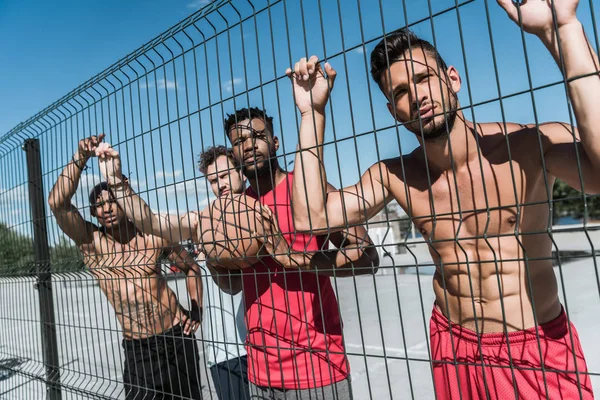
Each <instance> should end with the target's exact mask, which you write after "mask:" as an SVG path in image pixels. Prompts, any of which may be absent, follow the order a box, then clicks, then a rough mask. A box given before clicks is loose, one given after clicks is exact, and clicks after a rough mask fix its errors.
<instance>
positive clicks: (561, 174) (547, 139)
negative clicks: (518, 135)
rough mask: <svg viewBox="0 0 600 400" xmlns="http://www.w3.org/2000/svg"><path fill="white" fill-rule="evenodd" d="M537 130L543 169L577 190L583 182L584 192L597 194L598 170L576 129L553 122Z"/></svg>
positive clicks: (599, 185) (598, 188) (599, 186)
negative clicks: (542, 154) (540, 136)
mask: <svg viewBox="0 0 600 400" xmlns="http://www.w3.org/2000/svg"><path fill="white" fill-rule="evenodd" d="M540 131H541V132H542V138H543V142H544V143H543V144H544V148H545V149H544V163H545V167H546V171H548V172H549V173H550V174H551V175H553V176H555V177H556V178H558V179H560V180H562V181H564V182H565V183H567V184H568V185H569V186H571V187H572V188H574V189H576V190H579V191H581V190H582V185H581V183H582V181H583V189H584V190H585V192H587V193H590V194H592V193H593V194H596V193H600V183H599V182H600V181H599V180H598V179H597V172H596V170H595V168H594V166H593V164H592V163H591V161H590V159H589V158H588V156H587V154H586V152H585V149H584V148H583V146H582V144H581V142H580V141H579V140H578V138H579V134H578V132H577V128H574V127H571V126H570V125H568V124H559V123H554V124H548V125H546V126H542V127H541V128H540ZM550 189H551V188H550Z"/></svg>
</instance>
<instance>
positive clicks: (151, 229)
mask: <svg viewBox="0 0 600 400" xmlns="http://www.w3.org/2000/svg"><path fill="white" fill-rule="evenodd" d="M110 188H111V190H112V192H113V194H114V195H115V197H116V200H117V203H118V204H119V207H121V209H122V210H123V211H124V212H125V215H126V216H127V218H128V219H130V220H131V221H132V222H133V223H134V225H135V226H136V228H137V229H139V230H140V231H142V232H143V233H145V234H147V235H155V236H158V237H162V238H164V239H166V240H168V241H169V242H170V243H176V242H178V240H176V239H174V238H170V237H168V236H169V235H168V233H167V232H166V231H165V230H163V229H161V228H163V227H162V226H161V221H160V218H159V217H158V215H156V214H155V213H154V212H153V211H152V209H151V208H150V206H148V204H147V203H146V202H145V201H144V200H142V198H141V197H140V196H138V195H137V194H136V193H135V192H134V191H133V189H132V188H131V186H130V185H129V183H128V182H126V181H123V182H120V183H119V184H118V185H111V186H110ZM171 239H173V240H171Z"/></svg>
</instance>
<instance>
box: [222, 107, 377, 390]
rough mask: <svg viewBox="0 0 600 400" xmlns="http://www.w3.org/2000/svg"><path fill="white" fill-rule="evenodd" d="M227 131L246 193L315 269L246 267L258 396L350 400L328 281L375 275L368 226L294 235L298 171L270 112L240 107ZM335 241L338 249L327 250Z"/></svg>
mask: <svg viewBox="0 0 600 400" xmlns="http://www.w3.org/2000/svg"><path fill="white" fill-rule="evenodd" d="M225 131H226V132H227V134H228V136H229V139H230V140H231V143H232V148H233V153H234V156H235V157H236V159H237V161H238V163H239V165H240V166H241V168H242V171H243V173H244V175H245V176H246V178H247V179H248V183H249V185H250V187H249V188H248V189H247V191H246V194H247V195H249V196H251V197H254V198H256V199H259V200H260V202H261V204H263V205H267V206H268V207H270V208H271V210H272V211H273V214H274V215H275V217H276V219H277V220H278V223H279V228H280V230H281V232H282V233H283V236H284V238H285V239H286V240H287V242H288V243H289V244H290V248H291V249H293V250H294V251H297V252H307V253H308V254H309V255H310V266H305V267H302V266H300V268H301V269H310V270H311V271H310V272H309V271H302V270H291V269H286V270H284V269H283V267H281V266H280V265H279V264H277V263H276V262H275V261H273V260H272V259H267V258H264V259H263V260H262V261H261V262H259V263H257V264H254V265H253V266H252V267H251V268H245V269H244V270H242V273H243V277H242V286H243V292H244V300H245V304H246V326H247V329H248V336H247V352H248V375H249V380H250V395H251V398H252V399H274V400H279V399H294V400H296V399H298V400H304V399H307V400H308V399H311V400H313V399H316V400H321V399H322V400H330V399H331V400H334V399H339V400H347V399H350V398H351V396H352V392H351V386H350V380H349V367H348V360H347V358H346V355H345V350H344V344H343V340H342V321H341V318H340V313H339V309H338V303H337V299H336V296H335V293H334V291H333V287H332V285H331V281H330V278H329V276H338V277H341V276H350V275H358V274H373V273H375V272H376V270H377V266H378V263H379V259H378V256H377V251H376V250H375V248H374V247H372V246H371V245H372V243H371V240H370V239H369V237H368V235H367V232H366V230H365V229H364V227H362V226H361V225H356V226H355V227H352V228H350V229H346V230H344V231H343V232H338V233H335V234H329V235H327V236H315V235H310V234H301V233H296V232H295V229H294V223H293V220H292V211H291V204H290V203H291V201H290V200H291V193H292V184H293V179H294V173H293V172H286V171H284V170H283V169H281V168H280V166H279V163H278V161H277V158H276V157H277V156H276V152H277V150H278V148H279V140H278V138H277V137H276V136H274V130H273V119H272V118H271V117H269V116H268V115H266V113H265V112H264V111H262V110H259V109H257V108H250V109H241V110H237V111H236V112H235V113H234V114H232V115H229V116H228V118H227V119H226V120H225ZM328 241H331V243H332V244H334V245H335V246H336V249H331V250H328V249H327V242H328ZM315 270H316V272H313V271H315Z"/></svg>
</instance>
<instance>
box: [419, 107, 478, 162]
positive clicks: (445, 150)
mask: <svg viewBox="0 0 600 400" xmlns="http://www.w3.org/2000/svg"><path fill="white" fill-rule="evenodd" d="M475 135H477V132H475V130H474V126H473V123H472V122H470V121H467V120H465V119H464V118H463V116H462V115H460V116H459V117H457V118H456V123H455V124H454V127H453V129H452V132H450V134H449V135H448V137H446V138H444V139H441V140H432V141H425V142H424V143H422V144H421V147H422V148H423V149H424V151H425V153H424V155H426V156H427V162H428V164H429V165H430V166H431V167H433V168H434V169H436V170H438V171H450V170H452V169H453V168H458V167H460V166H462V165H465V164H466V163H468V162H469V161H471V160H472V159H473V158H476V157H478V154H479V153H478V150H477V139H476V137H475Z"/></svg>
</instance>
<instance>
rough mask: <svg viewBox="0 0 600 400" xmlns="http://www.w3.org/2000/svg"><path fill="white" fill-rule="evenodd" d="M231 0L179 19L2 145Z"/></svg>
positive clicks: (20, 126)
mask: <svg viewBox="0 0 600 400" xmlns="http://www.w3.org/2000/svg"><path fill="white" fill-rule="evenodd" d="M230 2H231V0H214V1H212V2H209V3H208V4H206V5H205V6H204V7H202V8H200V9H199V10H198V11H196V12H194V13H193V14H191V15H190V16H188V17H186V18H184V19H183V20H181V21H179V22H178V23H176V24H175V25H173V26H172V27H170V28H168V29H167V30H166V31H164V32H162V33H160V34H159V35H157V36H156V37H154V38H153V39H151V40H149V41H148V42H146V43H144V44H143V45H142V46H140V47H139V48H137V49H136V50H134V51H132V52H131V53H129V54H128V55H126V56H125V57H123V58H121V59H120V60H118V61H116V62H115V63H114V64H112V65H111V66H109V67H108V68H106V69H105V70H103V71H102V72H100V73H99V74H97V75H95V76H93V77H92V78H90V79H88V80H87V81H85V82H83V83H82V84H80V85H79V86H77V87H76V88H75V89H73V90H71V91H70V92H68V93H67V94H66V95H64V96H62V97H61V98H60V99H58V100H56V101H55V102H54V103H52V104H50V105H49V106H48V107H46V108H44V109H43V110H41V111H39V112H38V113H36V114H34V115H33V116H32V117H30V118H28V119H27V120H26V121H23V122H20V123H19V124H17V125H16V126H15V127H14V128H12V129H11V130H9V131H8V132H6V133H5V134H4V135H2V136H0V145H1V144H3V143H4V142H6V141H7V140H8V139H9V138H11V137H13V136H18V137H20V138H21V139H25V138H26V137H28V136H29V135H26V134H25V137H21V136H22V135H23V131H24V130H25V129H27V128H29V127H31V126H32V125H33V124H34V123H35V122H37V121H39V120H40V119H41V118H43V117H44V116H46V115H47V114H49V113H51V112H52V111H54V110H56V109H58V108H59V107H61V106H63V105H64V104H66V103H67V102H68V101H70V100H72V99H73V98H74V97H76V96H77V95H79V94H80V93H82V92H83V91H85V90H87V89H90V88H91V87H92V86H94V85H95V84H96V83H98V82H100V81H102V80H103V79H105V78H107V77H109V76H110V75H111V74H113V73H114V72H116V71H118V70H119V69H121V68H123V67H124V66H126V65H128V64H129V63H131V62H132V61H133V60H135V59H137V58H138V57H140V56H142V55H143V54H145V53H146V52H147V51H148V50H150V49H152V48H153V47H155V46H157V45H158V44H160V43H162V42H164V41H165V40H167V39H169V38H172V37H174V36H175V35H176V34H177V33H179V32H182V31H183V30H184V29H185V28H187V27H188V26H190V25H192V24H194V23H195V22H197V21H199V20H201V19H202V18H204V17H206V16H208V15H209V14H211V13H213V12H214V11H216V10H218V9H220V8H221V7H222V6H224V5H225V4H228V3H230Z"/></svg>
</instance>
